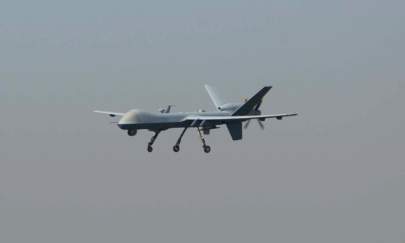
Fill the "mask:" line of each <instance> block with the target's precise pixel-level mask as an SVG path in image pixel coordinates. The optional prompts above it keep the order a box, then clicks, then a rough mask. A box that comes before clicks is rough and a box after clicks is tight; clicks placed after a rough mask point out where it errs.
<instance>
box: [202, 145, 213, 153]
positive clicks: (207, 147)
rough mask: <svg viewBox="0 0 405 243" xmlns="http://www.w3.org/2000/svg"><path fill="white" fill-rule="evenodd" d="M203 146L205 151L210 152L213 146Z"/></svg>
mask: <svg viewBox="0 0 405 243" xmlns="http://www.w3.org/2000/svg"><path fill="white" fill-rule="evenodd" d="M203 148H204V152H205V153H207V154H208V153H209V152H211V147H210V146H208V145H205V146H203Z"/></svg>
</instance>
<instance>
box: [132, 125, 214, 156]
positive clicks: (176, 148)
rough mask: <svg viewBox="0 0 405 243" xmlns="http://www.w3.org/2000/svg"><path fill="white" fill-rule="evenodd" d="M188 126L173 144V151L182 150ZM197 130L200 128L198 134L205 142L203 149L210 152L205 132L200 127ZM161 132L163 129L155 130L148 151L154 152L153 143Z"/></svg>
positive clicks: (203, 142)
mask: <svg viewBox="0 0 405 243" xmlns="http://www.w3.org/2000/svg"><path fill="white" fill-rule="evenodd" d="M188 128H189V127H185V128H184V129H183V131H182V132H181V134H180V137H179V138H178V139H177V142H176V144H175V145H174V146H173V151H174V152H176V153H177V152H179V151H180V143H181V140H182V138H183V136H184V134H185V133H186V131H187V129H188ZM197 130H198V134H199V136H200V139H201V142H202V144H203V151H204V152H205V153H210V152H211V147H210V146H208V145H207V144H206V142H205V139H204V136H203V133H202V130H201V129H200V128H199V127H198V128H197ZM160 132H161V131H155V135H153V137H152V138H151V140H150V142H149V143H148V147H147V151H148V152H149V153H151V152H153V147H152V145H153V144H154V143H155V141H156V138H157V137H158V136H159V134H160ZM128 134H129V131H128Z"/></svg>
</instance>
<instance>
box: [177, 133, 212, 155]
mask: <svg viewBox="0 0 405 243" xmlns="http://www.w3.org/2000/svg"><path fill="white" fill-rule="evenodd" d="M187 129H188V127H185V128H184V129H183V131H182V132H181V134H180V137H179V139H177V142H176V144H175V145H174V146H173V151H174V152H176V153H177V152H179V151H180V143H181V139H182V138H183V136H184V133H185V132H186V131H187ZM197 129H198V134H199V135H200V139H201V142H202V144H203V150H204V152H205V153H209V152H211V147H210V146H208V145H207V144H206V143H205V139H204V137H203V135H202V132H201V129H200V128H199V127H198V128H197Z"/></svg>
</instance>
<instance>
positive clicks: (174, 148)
mask: <svg viewBox="0 0 405 243" xmlns="http://www.w3.org/2000/svg"><path fill="white" fill-rule="evenodd" d="M187 129H188V127H185V128H184V129H183V131H182V132H181V134H180V137H179V139H177V142H176V144H175V145H174V146H173V151H174V152H176V153H177V152H179V151H180V143H181V139H182V138H183V136H184V133H186V131H187Z"/></svg>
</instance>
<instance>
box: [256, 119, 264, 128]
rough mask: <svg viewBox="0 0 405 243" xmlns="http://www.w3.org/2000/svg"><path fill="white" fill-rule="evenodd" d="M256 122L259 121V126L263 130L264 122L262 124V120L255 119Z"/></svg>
mask: <svg viewBox="0 0 405 243" xmlns="http://www.w3.org/2000/svg"><path fill="white" fill-rule="evenodd" d="M257 123H259V126H260V128H261V129H262V130H264V124H263V122H262V121H260V120H257Z"/></svg>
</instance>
